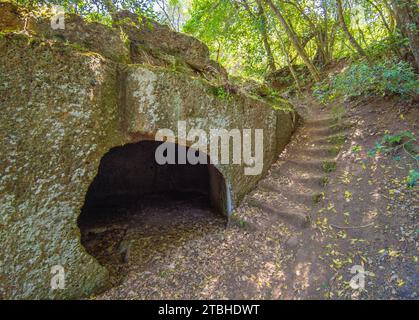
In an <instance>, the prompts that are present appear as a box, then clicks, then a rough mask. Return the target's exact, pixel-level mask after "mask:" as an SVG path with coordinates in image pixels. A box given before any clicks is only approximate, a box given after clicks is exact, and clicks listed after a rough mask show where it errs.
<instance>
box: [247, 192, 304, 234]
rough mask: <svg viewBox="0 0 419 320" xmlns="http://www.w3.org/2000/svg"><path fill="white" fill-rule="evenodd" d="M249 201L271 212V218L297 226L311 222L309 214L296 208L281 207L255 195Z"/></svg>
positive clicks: (250, 203)
mask: <svg viewBox="0 0 419 320" xmlns="http://www.w3.org/2000/svg"><path fill="white" fill-rule="evenodd" d="M248 203H249V205H252V206H254V207H257V208H259V209H260V210H263V211H264V212H266V213H268V214H270V220H272V221H274V220H278V219H280V220H283V221H285V222H287V223H289V224H291V225H293V226H294V227H297V228H307V227H308V226H309V224H310V220H309V217H308V215H307V214H305V213H303V212H299V211H298V210H296V209H292V208H288V209H286V208H281V206H279V205H278V206H277V205H275V204H272V203H268V202H267V201H263V200H260V199H256V198H254V197H250V198H249V199H248Z"/></svg>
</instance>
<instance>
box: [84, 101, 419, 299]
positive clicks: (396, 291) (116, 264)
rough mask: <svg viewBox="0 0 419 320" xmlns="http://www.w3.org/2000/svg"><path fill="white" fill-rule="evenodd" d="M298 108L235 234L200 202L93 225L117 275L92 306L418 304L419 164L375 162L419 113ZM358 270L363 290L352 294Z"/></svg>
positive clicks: (385, 105) (405, 106)
mask: <svg viewBox="0 0 419 320" xmlns="http://www.w3.org/2000/svg"><path fill="white" fill-rule="evenodd" d="M295 105H296V106H297V108H298V110H299V112H300V114H301V115H302V116H303V119H304V121H303V123H302V124H301V126H300V127H299V128H298V130H297V132H296V133H295V135H294V136H293V138H292V141H291V143H290V144H289V145H288V147H287V148H286V150H285V151H284V152H283V153H282V154H281V155H280V157H279V159H278V161H277V162H276V163H275V164H274V165H273V166H272V168H271V169H270V171H269V174H268V175H267V176H266V177H265V178H264V179H263V180H262V181H260V183H259V184H258V186H257V188H256V189H255V190H254V191H253V192H252V193H251V194H249V195H248V196H246V198H245V200H244V201H243V203H242V204H241V205H240V207H239V208H237V209H236V211H235V213H234V216H233V218H232V219H231V221H230V222H229V223H228V225H227V224H226V221H225V220H224V219H223V218H222V217H219V216H217V215H215V214H214V213H212V212H211V211H210V210H209V209H208V208H205V207H203V206H201V205H200V199H199V198H198V197H196V198H194V199H192V200H191V199H190V198H189V199H185V200H176V201H169V200H170V199H169V200H167V201H165V202H162V201H161V200H158V201H157V202H156V203H154V204H153V206H149V207H142V208H138V209H136V210H134V211H132V210H131V212H120V213H119V214H118V215H115V216H112V217H109V219H108V220H106V221H101V222H97V223H96V224H95V225H94V226H92V227H91V228H90V230H91V231H90V233H89V234H88V235H85V239H86V240H85V245H86V247H87V249H88V250H89V251H90V252H92V253H93V254H94V255H95V256H96V257H97V258H98V260H99V261H100V262H101V263H102V264H104V265H105V266H107V267H108V269H109V270H110V271H111V275H112V286H111V287H110V288H109V289H108V290H106V291H105V292H103V293H102V294H100V295H98V296H95V297H92V298H97V299H328V298H331V299H348V298H352V299H385V298H389V299H393V298H394V299H417V298H418V287H419V272H418V271H419V270H418V252H417V250H418V233H419V226H418V193H417V191H418V189H417V187H416V188H408V187H407V185H406V182H405V177H406V176H407V174H408V171H409V169H413V168H415V166H416V163H415V160H414V159H412V158H411V157H410V156H409V155H408V154H407V153H406V152H404V150H403V149H402V148H399V149H398V150H396V152H395V153H393V154H390V155H381V154H377V155H376V156H373V157H370V156H368V155H367V152H368V150H370V149H371V148H373V147H374V145H375V143H376V142H377V141H379V140H380V139H381V137H382V136H383V135H384V134H385V133H388V132H390V133H392V134H393V133H397V132H400V131H405V130H408V131H411V132H414V133H416V131H417V119H418V105H417V104H416V105H415V104H413V105H412V103H411V102H410V103H407V102H401V101H399V100H386V99H384V98H383V99H370V100H365V99H364V100H358V101H353V102H340V103H336V104H335V105H333V104H332V105H330V106H327V107H326V106H321V105H320V104H319V103H318V102H316V101H315V100H314V99H313V98H312V97H310V95H308V94H307V95H304V96H303V97H300V98H299V99H298V100H296V101H295ZM356 265H359V266H361V267H362V268H363V270H364V271H365V274H364V279H365V287H364V289H363V290H361V289H356V290H355V289H353V288H351V287H350V285H349V281H350V279H351V278H352V277H353V276H354V275H356V274H352V273H351V271H350V270H351V268H352V267H353V266H356ZM357 274H358V275H359V273H357ZM357 283H358V284H359V282H357Z"/></svg>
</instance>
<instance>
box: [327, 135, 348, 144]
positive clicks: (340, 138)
mask: <svg viewBox="0 0 419 320" xmlns="http://www.w3.org/2000/svg"><path fill="white" fill-rule="evenodd" d="M345 140H346V136H345V135H344V134H343V133H339V134H336V135H334V136H331V137H330V138H329V139H327V141H328V142H329V143H332V144H335V145H339V146H340V145H343V144H344V143H345Z"/></svg>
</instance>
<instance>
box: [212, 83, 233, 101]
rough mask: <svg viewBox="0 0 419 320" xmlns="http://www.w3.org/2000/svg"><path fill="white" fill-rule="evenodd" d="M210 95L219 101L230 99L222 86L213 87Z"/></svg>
mask: <svg viewBox="0 0 419 320" xmlns="http://www.w3.org/2000/svg"><path fill="white" fill-rule="evenodd" d="M212 93H213V94H214V95H215V96H217V97H218V98H220V99H221V100H226V99H228V98H229V97H230V93H229V92H228V91H227V90H226V89H225V88H224V87H223V86H220V87H213V88H212Z"/></svg>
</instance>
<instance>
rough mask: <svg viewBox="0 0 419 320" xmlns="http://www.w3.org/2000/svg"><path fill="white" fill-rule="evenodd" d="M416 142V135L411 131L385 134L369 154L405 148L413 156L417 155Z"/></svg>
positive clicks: (373, 154) (371, 155)
mask: <svg viewBox="0 0 419 320" xmlns="http://www.w3.org/2000/svg"><path fill="white" fill-rule="evenodd" d="M415 142H416V137H415V135H414V134H413V133H412V132H410V131H403V132H400V133H397V134H393V135H390V134H385V135H384V136H383V137H382V138H381V140H380V141H379V142H376V143H375V147H374V148H372V149H371V150H369V151H368V156H370V157H373V156H375V155H376V154H377V153H383V154H385V153H390V152H393V153H394V152H396V151H397V150H399V149H401V148H403V149H404V150H405V151H406V153H407V154H409V155H410V156H411V157H416V156H415V155H414V150H415V146H414V143H415ZM416 149H417V148H416Z"/></svg>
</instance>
